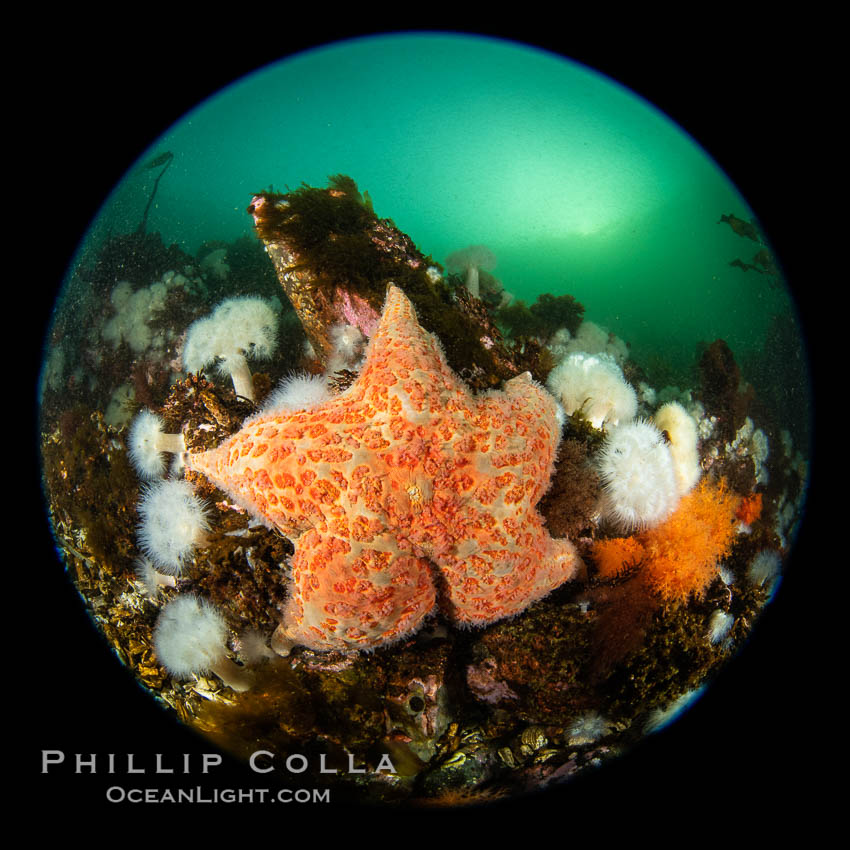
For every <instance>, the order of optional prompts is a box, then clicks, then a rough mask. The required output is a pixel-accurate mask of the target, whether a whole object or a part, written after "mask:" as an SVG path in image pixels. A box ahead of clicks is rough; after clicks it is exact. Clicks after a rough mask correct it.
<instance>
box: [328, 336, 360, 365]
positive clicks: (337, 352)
mask: <svg viewBox="0 0 850 850" xmlns="http://www.w3.org/2000/svg"><path fill="white" fill-rule="evenodd" d="M329 336H330V339H331V343H332V344H333V347H334V353H333V356H332V357H331V361H332V362H333V363H334V364H336V363H340V364H341V365H339V366H337V368H336V369H333V368H330V367H328V371H329V372H336V371H338V370H339V369H344V368H346V366H353V365H354V364H355V363H356V362H357V359H358V358H359V357H360V355H361V354H362V352H363V343H364V342H365V341H366V337H364V336H363V334H362V333H361V332H360V329H359V328H357V327H355V326H354V325H334V326H333V327H332V328H331V329H330V333H329Z"/></svg>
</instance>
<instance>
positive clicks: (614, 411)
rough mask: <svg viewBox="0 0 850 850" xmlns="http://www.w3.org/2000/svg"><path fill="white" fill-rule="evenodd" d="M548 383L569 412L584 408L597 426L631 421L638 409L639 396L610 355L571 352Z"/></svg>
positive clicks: (551, 373) (552, 373) (589, 418)
mask: <svg viewBox="0 0 850 850" xmlns="http://www.w3.org/2000/svg"><path fill="white" fill-rule="evenodd" d="M546 386H547V387H548V389H549V391H550V392H551V393H552V395H554V396H555V398H557V399H558V401H560V402H561V404H562V405H563V407H564V410H565V411H566V412H567V414H569V415H572V414H573V413H575V412H576V411H578V410H581V411H582V413H583V414H584V416H585V417H586V418H587V420H588V421H589V422H590V424H591V425H593V427H594V428H602V427H603V425H617V424H618V423H620V422H628V421H629V420H630V419H633V418H634V415H635V413H636V412H637V395H636V393H635V391H634V389H632V387H631V385H630V384H629V383H628V382H627V381H626V379H625V378H624V377H623V372H622V370H621V369H620V367H619V366H618V365H617V363H616V361H615V360H614V358H613V357H612V356H611V355H609V354H585V353H583V352H577V353H575V354H570V355H569V356H568V357H567V358H566V359H565V360H563V361H562V362H561V363H559V364H558V365H557V366H556V367H555V368H554V369H553V370H552V371H551V372H550V373H549V378H548V379H547V381H546Z"/></svg>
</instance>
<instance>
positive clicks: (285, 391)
mask: <svg viewBox="0 0 850 850" xmlns="http://www.w3.org/2000/svg"><path fill="white" fill-rule="evenodd" d="M330 398H331V393H330V391H329V390H328V384H327V379H326V377H325V376H324V375H311V374H309V373H308V372H294V373H293V374H291V375H287V376H286V377H285V378H284V379H283V380H282V381H281V382H280V383H279V384H278V385H277V387H276V388H275V389H274V390H273V391H272V392H271V393H270V394H269V397H268V398H267V399H266V400H265V402H264V403H263V406H262V409H261V411H260V413H261V414H265V413H277V412H278V411H292V410H303V409H306V408H310V407H315V406H316V405H317V404H321V403H322V402H324V401H328V399H330Z"/></svg>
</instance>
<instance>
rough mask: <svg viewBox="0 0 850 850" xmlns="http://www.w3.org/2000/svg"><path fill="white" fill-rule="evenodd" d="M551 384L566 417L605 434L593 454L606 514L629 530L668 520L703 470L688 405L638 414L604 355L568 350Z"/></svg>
mask: <svg viewBox="0 0 850 850" xmlns="http://www.w3.org/2000/svg"><path fill="white" fill-rule="evenodd" d="M546 386H547V387H548V389H549V391H550V392H551V393H552V394H553V395H554V396H555V398H556V399H557V400H558V402H559V403H560V405H561V406H562V408H563V410H564V412H565V413H566V414H568V415H572V414H574V413H578V412H580V413H581V414H582V415H583V416H584V417H585V418H586V419H587V420H588V421H589V422H590V424H591V425H593V427H594V428H602V429H605V431H606V436H605V442H604V443H603V445H602V448H601V449H600V450H599V452H598V454H597V456H596V459H595V465H596V469H597V471H598V473H599V477H600V480H601V483H602V499H601V502H600V513H601V515H602V517H603V519H605V520H606V521H608V522H610V523H611V524H612V525H614V526H615V527H616V528H618V529H619V530H621V531H624V532H625V531H630V530H633V529H644V528H651V527H653V526H656V525H658V524H660V523H661V522H663V521H664V520H665V519H667V517H669V516H670V514H671V513H673V511H674V510H675V508H676V506H677V505H678V503H679V500H680V499H681V498H682V496H684V495H685V494H686V493H688V492H689V491H690V490H691V489H692V488H693V486H694V485H695V484H696V482H697V481H698V480H699V477H700V472H701V469H700V463H699V454H698V452H697V437H698V435H697V424H696V422H695V421H694V419H693V417H691V416H690V414H689V413H688V412H687V411H686V410H685V408H684V407H682V405H681V404H678V403H677V402H670V403H669V404H665V405H662V406H661V407H660V408H659V409H658V410H657V411H656V413H655V415H654V417H653V418H652V419H651V420H647V419H635V415H636V413H637V409H638V398H637V393H636V392H635V390H634V388H633V387H632V386H631V385H630V384H629V383H628V381H626V379H625V378H624V376H623V372H622V370H621V368H620V366H619V365H618V363H617V360H616V358H615V357H614V356H613V355H612V354H610V353H605V352H601V353H596V354H591V353H588V352H585V351H574V352H572V353H569V354H567V355H566V356H565V357H564V359H563V360H562V361H561V362H560V363H559V364H558V365H557V366H556V367H555V368H554V369H553V370H552V372H551V373H550V374H549V378H548V379H547V381H546ZM665 435H666V436H665Z"/></svg>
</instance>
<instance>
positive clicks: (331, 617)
mask: <svg viewBox="0 0 850 850" xmlns="http://www.w3.org/2000/svg"><path fill="white" fill-rule="evenodd" d="M292 567H293V580H292V585H291V591H290V598H289V601H288V603H287V605H286V608H285V610H284V615H283V623H282V627H281V629H280V630H279V634H278V639H280V637H282V636H285V637H286V638H288V639H289V640H290V641H291V642H292V643H296V644H303V645H305V646H309V647H311V648H312V649H318V650H328V649H340V650H351V649H370V648H372V647H375V646H378V645H382V644H386V643H391V642H392V641H394V640H397V639H399V638H401V637H404V636H405V635H407V634H410V633H411V632H413V631H415V630H416V629H417V628H419V626H420V625H421V623H422V620H423V619H424V618H425V616H426V615H427V614H429V613H430V612H431V611H432V610H433V608H434V605H435V603H436V590H435V587H434V582H433V580H432V578H431V570H430V567H429V565H428V562H427V561H426V560H425V559H424V558H419V557H416V556H415V555H413V554H410V553H409V552H407V551H404V550H403V549H401V548H400V547H399V546H398V543H397V541H396V539H395V537H394V535H393V534H392V533H390V532H389V531H386V532H384V533H382V534H375V535H373V536H372V537H371V538H370V539H369V541H368V543H365V542H360V541H357V540H352V539H348V540H347V539H344V538H341V537H337V536H334V535H332V534H323V533H321V532H319V531H318V530H316V529H310V530H309V531H307V532H305V533H304V534H302V535H301V537H300V538H299V539H298V541H297V543H296V554H295V557H294V558H293V562H292Z"/></svg>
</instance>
